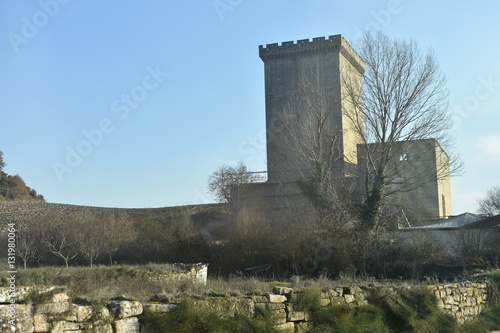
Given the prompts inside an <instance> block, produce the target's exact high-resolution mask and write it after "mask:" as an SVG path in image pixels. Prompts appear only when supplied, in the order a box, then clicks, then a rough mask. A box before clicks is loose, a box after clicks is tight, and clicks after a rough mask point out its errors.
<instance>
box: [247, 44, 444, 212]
mask: <svg viewBox="0 0 500 333" xmlns="http://www.w3.org/2000/svg"><path fill="white" fill-rule="evenodd" d="M259 56H260V58H261V59H262V61H263V62H264V71H265V102H266V130H267V168H268V170H267V173H268V180H267V182H264V183H254V184H249V186H248V187H247V189H248V192H247V195H248V197H253V198H256V197H258V198H260V199H259V200H261V202H262V203H264V206H265V207H267V208H269V209H271V210H276V209H278V210H280V209H281V208H285V211H289V210H290V208H291V207H295V208H296V207H300V206H303V205H304V204H305V205H306V206H307V199H306V198H305V197H304V196H303V194H302V192H301V190H300V189H299V188H298V186H297V184H296V181H297V180H299V179H310V175H311V170H312V169H313V167H314V159H315V158H316V157H317V156H313V155H314V153H315V150H317V146H318V145H320V144H332V147H333V155H335V159H334V160H333V163H332V164H331V165H332V170H331V172H332V173H333V178H337V179H339V178H342V179H349V180H348V181H350V182H357V183H358V184H359V185H358V186H359V188H360V189H361V187H362V184H361V183H362V178H364V177H363V171H362V170H361V171H360V169H361V168H360V167H361V166H362V165H363V164H364V163H363V160H364V157H363V153H362V150H363V149H362V148H363V147H368V146H370V145H372V144H369V145H368V146H363V141H362V138H361V136H360V135H359V134H358V133H359V131H355V130H354V128H352V126H353V125H352V124H353V119H354V120H355V121H356V122H357V123H359V124H362V123H363V119H362V118H361V116H357V113H356V112H355V111H354V110H355V109H354V107H353V106H352V104H350V103H349V99H348V98H345V96H346V95H347V91H346V89H347V88H346V85H344V84H343V82H344V80H349V86H350V87H351V88H352V87H355V88H356V89H358V88H359V90H361V87H362V76H363V73H364V61H363V59H362V58H361V57H360V56H359V55H358V54H357V52H356V51H355V50H354V49H353V48H352V47H351V46H350V45H349V43H348V42H347V41H346V40H345V39H344V38H343V37H342V36H341V35H334V36H329V37H328V38H325V37H320V38H313V40H312V41H311V40H309V39H304V40H298V41H297V42H293V41H290V42H283V43H281V44H278V43H275V44H267V45H266V46H263V45H261V46H259ZM356 117H357V118H356ZM318 129H320V130H321V133H319V131H318ZM320 136H323V137H327V138H335V139H334V142H333V141H332V142H323V143H322V142H321V140H320ZM401 147H404V149H410V150H409V151H405V152H404V156H406V157H407V158H406V160H405V161H399V160H398V161H395V162H394V163H395V165H396V164H397V163H400V162H403V163H404V162H408V163H407V164H408V165H410V167H409V168H406V169H403V168H399V169H398V170H400V171H401V170H407V171H401V172H399V179H400V180H401V179H403V180H405V179H408V180H410V179H412V176H413V175H414V174H419V173H425V174H426V175H427V176H428V178H429V179H433V181H430V182H429V183H428V184H426V185H425V187H423V188H420V189H415V190H412V191H408V192H407V193H406V194H403V196H402V197H401V196H400V197H398V198H397V200H398V201H400V202H409V203H410V205H411V207H418V209H420V210H421V211H422V216H421V217H422V219H425V220H432V219H438V218H443V217H447V216H449V215H451V191H450V182H449V177H448V178H446V177H445V178H439V177H438V176H437V175H438V172H437V169H436V167H435V166H436V165H438V164H439V163H442V160H443V159H444V160H446V161H445V162H446V163H447V155H446V153H445V152H444V151H443V150H442V149H441V147H440V146H439V144H438V143H437V142H435V140H433V139H429V140H423V141H421V142H413V143H404V144H403V143H402V144H401ZM402 149H403V148H402ZM402 155H403V153H402ZM408 158H410V159H411V162H410V161H408V160H407V159H408ZM358 159H359V163H358ZM446 163H445V164H446ZM365 171H366V170H365ZM394 186H399V185H394ZM280 214H281V213H279V214H278V215H280Z"/></svg>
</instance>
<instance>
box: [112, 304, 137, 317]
mask: <svg viewBox="0 0 500 333" xmlns="http://www.w3.org/2000/svg"><path fill="white" fill-rule="evenodd" d="M108 307H109V310H110V311H111V313H113V315H114V316H115V318H118V319H123V318H129V317H133V316H138V315H140V314H142V311H143V307H142V304H141V303H140V302H137V301H111V302H109V306H108Z"/></svg>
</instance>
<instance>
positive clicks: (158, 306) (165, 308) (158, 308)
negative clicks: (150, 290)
mask: <svg viewBox="0 0 500 333" xmlns="http://www.w3.org/2000/svg"><path fill="white" fill-rule="evenodd" d="M178 307H179V305H177V304H170V303H168V304H162V303H146V304H144V310H148V311H151V312H156V313H168V312H172V311H173V310H175V309H177V308H178Z"/></svg>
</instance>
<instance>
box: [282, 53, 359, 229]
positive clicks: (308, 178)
mask: <svg viewBox="0 0 500 333" xmlns="http://www.w3.org/2000/svg"><path fill="white" fill-rule="evenodd" d="M318 68H319V67H318V66H317V64H315V63H314V62H312V63H311V64H310V68H309V69H307V70H306V71H305V72H304V73H305V75H304V77H301V78H299V80H298V81H299V82H301V84H300V85H298V86H297V88H296V89H297V91H296V94H295V96H296V97H291V98H290V99H289V100H288V104H287V105H285V109H287V108H288V106H290V108H291V109H296V108H297V107H296V106H297V105H299V106H300V108H301V109H302V112H296V113H291V112H284V113H283V115H282V117H281V119H280V124H281V127H280V131H282V132H284V133H286V135H281V136H277V137H276V139H275V140H281V141H282V142H281V146H282V147H286V149H287V151H286V152H285V153H284V154H283V155H282V158H281V160H280V164H281V165H283V166H286V169H283V170H282V171H281V172H282V173H283V176H282V178H284V179H287V178H290V179H291V180H294V181H296V183H297V185H298V186H299V188H300V189H301V191H302V193H303V194H304V195H305V197H306V198H307V199H308V201H309V202H310V203H311V204H312V205H313V206H314V207H315V208H316V212H317V214H318V218H319V221H320V223H321V224H322V225H323V228H326V227H328V228H331V227H334V226H338V225H339V224H341V223H342V222H346V221H347V220H348V219H349V218H350V217H351V216H352V215H353V210H354V209H355V207H354V205H352V200H350V199H352V198H351V196H352V194H353V191H354V187H355V184H356V183H355V181H354V179H353V178H351V177H345V172H344V171H346V170H344V169H343V168H344V166H345V165H344V161H345V157H344V156H343V154H341V153H340V152H341V151H342V148H341V145H342V135H343V133H342V131H343V129H342V128H341V127H340V126H339V125H338V124H337V123H336V119H335V117H336V115H335V114H334V113H335V112H334V108H333V107H328V105H331V104H333V103H331V101H328V100H327V97H326V96H325V94H323V93H322V92H321V91H319V90H318V89H317V87H318V86H319V85H320V83H319V82H318V81H317V76H316V75H309V73H314V72H315V71H316V70H317V69H318ZM304 96H306V97H305V98H304ZM338 98H339V99H340V96H339V97H338Z"/></svg>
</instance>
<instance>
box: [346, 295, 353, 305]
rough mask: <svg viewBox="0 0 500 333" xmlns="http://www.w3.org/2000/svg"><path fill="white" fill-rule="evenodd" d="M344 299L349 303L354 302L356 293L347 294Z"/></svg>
mask: <svg viewBox="0 0 500 333" xmlns="http://www.w3.org/2000/svg"><path fill="white" fill-rule="evenodd" d="M344 299H345V302H346V303H347V304H349V303H352V302H354V295H350V294H345V295H344Z"/></svg>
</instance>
